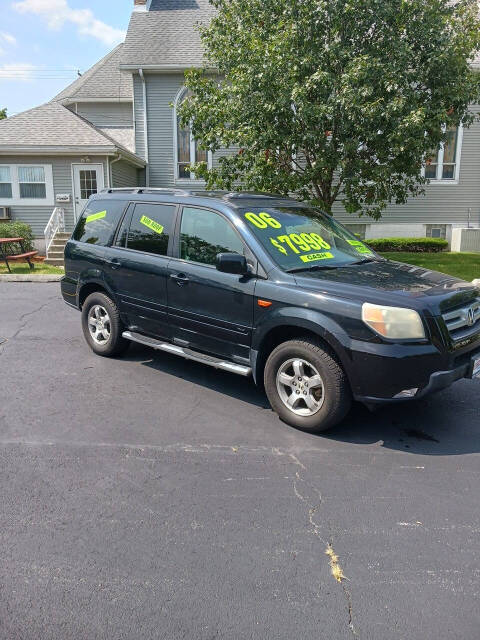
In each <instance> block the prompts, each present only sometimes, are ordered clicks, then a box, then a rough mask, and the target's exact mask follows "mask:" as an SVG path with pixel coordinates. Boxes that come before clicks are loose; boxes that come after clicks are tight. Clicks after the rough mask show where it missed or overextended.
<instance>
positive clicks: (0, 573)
mask: <svg viewBox="0 0 480 640" xmlns="http://www.w3.org/2000/svg"><path fill="white" fill-rule="evenodd" d="M0 343H1V344H0V445H1V446H0V457H1V460H0V481H1V487H2V501H1V503H2V508H1V511H0V518H1V526H0V536H1V538H0V543H1V544H0V548H1V553H0V638H1V639H2V640H3V639H5V640H7V639H8V640H14V639H17V638H19V639H25V640H48V639H50V638H51V639H56V640H57V639H58V640H69V639H72V640H73V639H74V640H82V639H85V640H87V639H88V640H92V639H96V638H108V639H109V640H111V639H117V638H118V639H120V638H122V639H123V638H126V639H135V640H137V639H143V638H145V639H152V638H172V639H177V638H188V639H189V640H197V639H201V640H211V639H213V638H229V639H230V638H233V639H235V640H237V639H238V640H243V639H250V638H255V639H257V638H259V639H260V638H268V639H270V638H271V639H282V640H283V639H285V640H292V639H293V638H301V639H302V640H310V639H312V640H313V639H315V640H318V639H319V638H321V639H326V640H337V639H343V638H346V639H347V638H353V637H357V638H365V639H368V640H377V639H378V640H386V639H388V640H393V639H400V638H405V639H412V638H413V639H417V638H418V639H422V640H430V639H432V640H443V639H445V640H447V639H448V640H452V639H456V638H459V639H460V638H461V639H462V640H477V639H478V637H479V633H480V632H479V629H480V608H479V604H478V603H479V591H480V566H479V558H480V543H479V540H480V535H479V534H480V510H479V505H480V499H479V495H480V464H479V461H480V456H479V451H480V418H479V414H480V381H475V382H473V381H461V382H459V383H457V384H456V385H455V386H454V387H452V388H451V389H449V390H447V391H444V392H442V393H441V394H438V395H436V396H433V397H431V398H429V399H426V400H424V401H422V402H420V403H418V404H414V405H409V406H402V407H397V408H395V409H391V410H383V411H382V412H380V413H378V414H375V415H371V414H370V413H369V412H368V411H366V410H365V409H363V408H362V407H355V408H354V410H353V411H352V413H351V414H350V415H349V416H348V418H347V419H346V420H345V421H344V422H343V424H342V425H340V427H338V428H337V429H336V430H335V431H333V432H331V433H329V434H328V435H324V436H323V437H318V436H312V435H308V434H304V433H301V432H298V431H295V430H294V429H292V428H290V427H288V426H286V425H284V424H282V423H281V422H280V421H279V420H278V419H277V417H276V416H275V415H274V414H273V413H272V412H271V410H270V409H269V408H268V406H267V404H266V401H265V398H264V396H263V395H262V394H261V393H259V392H258V391H257V390H256V389H255V387H254V386H253V383H252V382H250V381H248V380H245V379H243V378H239V377H236V376H233V375H230V374H227V373H224V372H218V371H215V370H212V369H209V368H207V367H204V366H202V365H199V364H195V363H192V362H186V361H184V360H181V359H178V358H176V357H174V356H169V355H167V354H160V353H155V352H153V351H151V350H149V349H147V348H142V347H139V346H134V347H133V348H132V349H131V350H130V351H129V352H128V354H127V356H126V357H124V358H122V359H118V360H108V359H102V358H99V357H97V356H95V355H94V354H93V353H92V352H91V351H90V350H89V349H88V347H87V345H86V343H85V342H84V340H83V336H82V333H81V329H80V317H79V314H78V313H77V312H76V311H75V310H73V309H70V308H68V307H67V306H66V305H65V304H64V303H63V302H62V300H61V298H60V295H59V287H58V284H56V283H55V284H23V283H20V284H10V283H0ZM329 545H331V548H332V549H333V550H334V553H335V554H336V556H338V564H339V566H340V568H341V570H342V571H343V573H344V575H345V576H346V579H345V580H344V581H343V582H342V583H339V582H337V581H336V580H335V579H334V577H333V575H332V572H331V567H330V566H329V556H327V555H326V553H325V552H326V550H327V548H329Z"/></svg>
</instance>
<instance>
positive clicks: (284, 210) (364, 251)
mask: <svg viewBox="0 0 480 640" xmlns="http://www.w3.org/2000/svg"><path fill="white" fill-rule="evenodd" d="M241 215H242V217H243V219H244V220H245V222H246V224H247V225H248V227H249V228H250V229H251V230H252V231H253V233H254V234H255V236H256V237H257V238H258V240H260V242H261V243H262V244H263V246H264V247H265V249H266V250H267V251H268V253H269V254H270V256H271V257H272V258H273V260H274V261H275V262H276V263H277V264H278V265H279V266H280V267H281V268H282V269H283V270H284V271H297V270H298V271H300V270H308V269H311V268H320V267H321V268H328V267H341V266H346V265H350V264H355V263H358V262H359V261H365V260H366V259H370V260H375V259H377V258H378V256H377V255H376V254H375V252H374V251H372V250H371V249H370V248H369V247H367V246H366V245H365V244H364V243H363V242H362V241H361V240H359V239H358V238H357V237H356V236H354V235H353V234H352V233H350V232H349V231H347V229H345V227H343V226H342V225H341V224H339V223H338V222H336V221H335V220H334V219H333V218H331V217H330V216H327V215H326V214H324V213H322V212H321V211H319V210H318V209H313V208H312V209H308V208H300V207H264V208H261V209H260V208H258V209H257V208H255V209H245V210H243V211H242V212H241Z"/></svg>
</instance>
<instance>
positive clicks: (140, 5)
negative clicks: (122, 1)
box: [133, 0, 147, 11]
mask: <svg viewBox="0 0 480 640" xmlns="http://www.w3.org/2000/svg"><path fill="white" fill-rule="evenodd" d="M133 5H134V7H133V10H134V11H146V10H147V0H133Z"/></svg>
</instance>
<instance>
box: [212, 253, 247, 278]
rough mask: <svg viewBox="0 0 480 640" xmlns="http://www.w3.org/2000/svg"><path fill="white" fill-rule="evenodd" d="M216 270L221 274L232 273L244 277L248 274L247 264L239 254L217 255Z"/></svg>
mask: <svg viewBox="0 0 480 640" xmlns="http://www.w3.org/2000/svg"><path fill="white" fill-rule="evenodd" d="M216 263H217V270H218V271H222V272H223V273H234V274H236V275H239V276H244V275H246V274H247V273H248V264H247V260H246V258H245V256H241V255H240V254H239V253H217V260H216Z"/></svg>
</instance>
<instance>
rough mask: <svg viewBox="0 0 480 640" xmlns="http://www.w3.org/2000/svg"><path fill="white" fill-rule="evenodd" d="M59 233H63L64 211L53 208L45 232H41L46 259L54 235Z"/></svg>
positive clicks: (59, 208)
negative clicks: (43, 238)
mask: <svg viewBox="0 0 480 640" xmlns="http://www.w3.org/2000/svg"><path fill="white" fill-rule="evenodd" d="M59 231H65V211H64V209H62V208H61V207H55V209H54V210H53V212H52V215H51V216H50V220H49V221H48V224H47V226H46V227H45V231H44V232H43V235H44V236H45V251H46V252H47V258H48V250H49V249H50V245H51V244H52V242H53V239H54V237H55V234H56V233H57V232H59Z"/></svg>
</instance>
